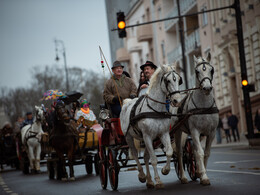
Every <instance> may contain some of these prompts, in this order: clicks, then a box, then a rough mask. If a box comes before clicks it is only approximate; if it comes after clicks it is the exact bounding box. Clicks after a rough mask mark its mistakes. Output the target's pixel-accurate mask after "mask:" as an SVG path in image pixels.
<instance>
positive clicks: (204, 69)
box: [195, 59, 214, 88]
mask: <svg viewBox="0 0 260 195" xmlns="http://www.w3.org/2000/svg"><path fill="white" fill-rule="evenodd" d="M200 65H203V67H202V70H203V71H206V70H207V68H206V65H208V66H210V67H211V68H212V69H211V78H209V77H204V78H203V79H202V80H201V81H200V80H199V71H198V70H197V68H198V66H200ZM195 71H196V78H197V79H198V81H199V83H200V84H199V85H200V88H201V83H202V82H203V81H205V80H206V79H208V80H209V81H210V84H212V80H213V75H214V67H213V66H212V65H211V64H210V63H209V62H206V61H205V60H204V59H203V61H202V62H201V63H199V64H197V65H196V68H195Z"/></svg>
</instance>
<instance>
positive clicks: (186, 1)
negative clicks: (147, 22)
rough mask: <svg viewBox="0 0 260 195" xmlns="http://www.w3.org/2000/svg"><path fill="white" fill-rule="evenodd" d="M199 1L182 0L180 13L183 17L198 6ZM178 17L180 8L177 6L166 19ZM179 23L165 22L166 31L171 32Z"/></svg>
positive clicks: (175, 20)
mask: <svg viewBox="0 0 260 195" xmlns="http://www.w3.org/2000/svg"><path fill="white" fill-rule="evenodd" d="M196 4H197V0H181V1H180V12H181V15H184V14H186V13H187V12H188V11H190V10H191V9H192V8H193V7H194V6H196ZM176 16H178V7H177V5H176V6H175V7H174V8H173V9H172V10H171V11H170V13H169V14H168V15H166V18H171V17H176ZM177 22H178V18H177V19H172V20H166V21H165V22H164V29H165V31H169V30H171V29H172V27H173V26H174V25H175V24H176V23H177Z"/></svg>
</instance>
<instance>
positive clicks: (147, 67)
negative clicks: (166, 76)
mask: <svg viewBox="0 0 260 195" xmlns="http://www.w3.org/2000/svg"><path fill="white" fill-rule="evenodd" d="M140 68H141V70H142V71H143V72H144V75H145V78H146V80H147V84H146V83H144V84H142V85H141V86H140V91H139V94H138V96H139V97H140V96H142V95H144V94H145V93H146V92H147V90H148V86H149V84H150V79H151V77H152V75H153V73H154V72H155V70H156V69H157V66H156V65H155V64H154V63H153V62H151V61H146V62H145V64H143V65H141V66H140Z"/></svg>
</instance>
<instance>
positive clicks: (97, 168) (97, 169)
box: [94, 154, 100, 175]
mask: <svg viewBox="0 0 260 195" xmlns="http://www.w3.org/2000/svg"><path fill="white" fill-rule="evenodd" d="M99 160H100V158H99V155H98V154H95V156H94V165H95V171H96V175H98V174H99V167H98V163H99Z"/></svg>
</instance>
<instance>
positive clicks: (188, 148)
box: [184, 139, 197, 181]
mask: <svg viewBox="0 0 260 195" xmlns="http://www.w3.org/2000/svg"><path fill="white" fill-rule="evenodd" d="M184 150H185V154H186V158H187V161H186V166H187V171H188V173H189V176H190V178H191V179H192V180H193V181H195V180H196V179H197V176H196V161H195V156H194V153H193V142H192V140H191V139H187V140H186V144H185V149H184Z"/></svg>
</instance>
